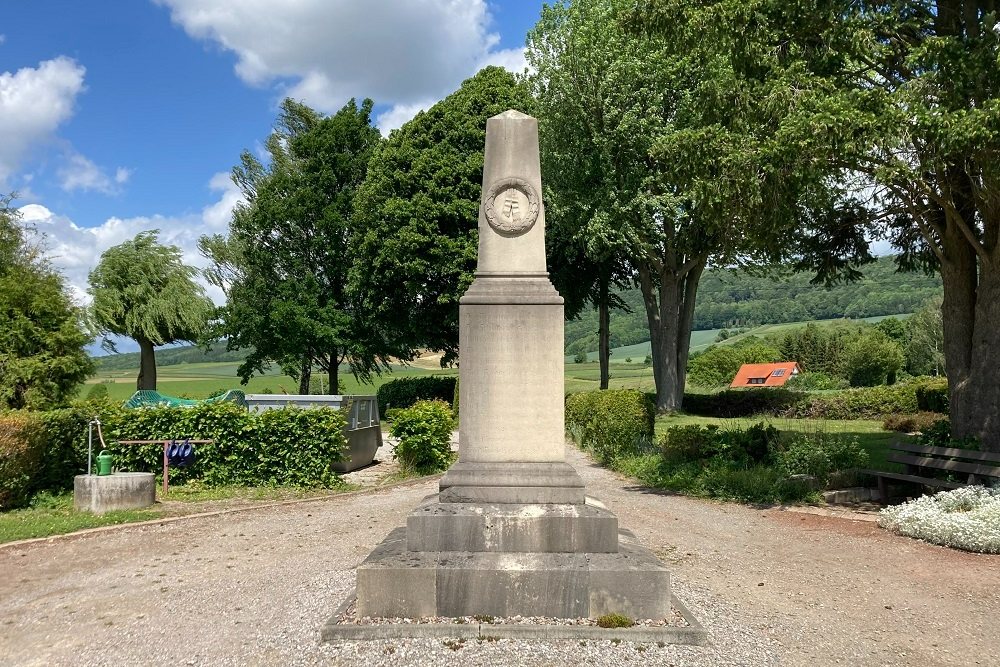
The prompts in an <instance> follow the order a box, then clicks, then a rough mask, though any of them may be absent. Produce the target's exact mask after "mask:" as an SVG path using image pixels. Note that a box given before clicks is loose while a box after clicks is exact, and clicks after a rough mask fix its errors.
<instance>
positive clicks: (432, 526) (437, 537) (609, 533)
mask: <svg viewBox="0 0 1000 667" xmlns="http://www.w3.org/2000/svg"><path fill="white" fill-rule="evenodd" d="M588 500H590V502H588V503H587V504H582V505H579V504H568V503H567V504H523V505H514V504H498V503H497V504H484V503H442V502H438V501H437V497H436V496H431V497H430V499H429V500H428V501H427V502H425V503H424V504H423V505H421V506H420V507H418V508H417V509H416V510H415V511H414V512H413V513H412V514H410V516H409V517H408V518H407V520H406V546H407V549H409V550H410V551H489V552H534V553H558V552H568V553H580V552H583V553H588V552H589V553H614V552H616V551H618V517H616V516H615V515H614V514H612V513H611V512H609V511H608V510H607V509H605V508H604V507H603V506H602V505H599V504H597V503H596V502H594V501H592V499H588Z"/></svg>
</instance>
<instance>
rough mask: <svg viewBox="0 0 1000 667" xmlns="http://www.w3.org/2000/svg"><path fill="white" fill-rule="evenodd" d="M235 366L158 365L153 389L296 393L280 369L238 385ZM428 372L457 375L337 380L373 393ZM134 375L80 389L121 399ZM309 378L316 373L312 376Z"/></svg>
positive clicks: (412, 371)
mask: <svg viewBox="0 0 1000 667" xmlns="http://www.w3.org/2000/svg"><path fill="white" fill-rule="evenodd" d="M238 366H239V364H238V363H235V362H215V363H198V364H175V365H172V366H162V367H160V368H157V370H156V377H157V390H158V391H159V392H160V393H162V394H166V395H168V396H179V397H182V398H205V397H207V396H209V395H211V394H213V393H215V392H217V391H218V390H220V389H239V390H241V391H244V392H246V393H248V394H263V393H274V394H286V393H287V394H295V393H298V390H299V383H298V382H297V381H296V380H293V379H292V378H291V377H289V376H287V375H282V374H280V372H272V373H269V374H267V375H261V376H257V377H253V378H251V379H250V382H248V383H247V384H246V385H241V384H240V379H239V377H237V376H236V369H237V367H238ZM432 373H434V374H437V375H457V374H458V370H457V369H448V368H443V369H439V370H436V371H429V370H425V369H422V368H417V367H413V366H410V367H407V366H396V367H394V368H393V370H392V372H391V373H387V374H385V375H383V376H382V377H380V378H375V380H374V382H373V383H371V384H361V383H359V382H358V381H357V380H355V379H354V376H353V375H351V374H350V372H349V371H348V370H347V369H345V368H342V369H341V374H340V379H341V382H343V384H344V390H345V392H346V393H348V394H373V393H375V390H376V389H377V388H378V387H379V386H381V385H383V384H385V383H386V382H388V381H389V380H393V379H395V378H399V377H413V376H418V375H430V374H432ZM138 374H139V369H138V368H131V369H127V370H114V371H105V372H103V373H98V374H97V375H95V376H94V377H92V378H90V379H89V380H88V381H87V384H86V385H84V388H83V390H82V391H83V394H84V395H86V393H87V392H88V391H90V389H91V386H92V385H95V384H100V383H104V384H106V386H107V388H108V396H109V397H110V398H111V399H112V400H115V401H119V400H121V401H124V400H126V399H127V398H128V397H129V396H131V395H132V394H134V393H135V379H136V376H137V375H138ZM313 377H317V376H316V375H314V376H313ZM323 377H324V379H325V377H326V376H325V375H323ZM330 393H336V392H330Z"/></svg>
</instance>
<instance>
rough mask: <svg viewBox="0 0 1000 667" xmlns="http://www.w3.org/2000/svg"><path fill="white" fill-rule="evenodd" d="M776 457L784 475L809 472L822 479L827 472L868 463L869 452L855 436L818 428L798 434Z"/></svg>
mask: <svg viewBox="0 0 1000 667" xmlns="http://www.w3.org/2000/svg"><path fill="white" fill-rule="evenodd" d="M776 459H777V464H778V468H780V469H781V470H782V471H783V472H784V473H785V474H786V475H812V476H813V477H816V478H817V479H818V480H819V481H820V482H821V483H825V482H826V480H827V479H829V477H830V473H833V472H839V471H842V470H849V469H851V468H861V467H864V466H865V465H867V464H868V452H866V451H865V450H864V449H862V447H861V444H860V443H859V442H858V439H857V438H854V437H845V436H842V435H838V434H834V433H822V432H817V433H811V434H801V435H799V436H797V437H796V438H794V439H793V440H792V441H791V442H789V443H788V444H787V445H785V447H784V448H783V449H782V450H781V451H780V452H778V454H777V456H776Z"/></svg>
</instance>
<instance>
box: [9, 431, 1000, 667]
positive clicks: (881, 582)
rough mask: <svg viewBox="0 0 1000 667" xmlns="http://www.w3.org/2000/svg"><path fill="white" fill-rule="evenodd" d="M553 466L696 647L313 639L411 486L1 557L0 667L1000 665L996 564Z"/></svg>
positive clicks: (865, 527) (582, 461)
mask: <svg viewBox="0 0 1000 667" xmlns="http://www.w3.org/2000/svg"><path fill="white" fill-rule="evenodd" d="M567 457H568V459H569V460H570V462H572V463H573V464H575V465H576V466H577V467H578V469H579V470H580V473H581V474H582V475H583V476H584V479H585V480H586V481H587V484H588V490H589V493H590V494H591V495H593V496H596V497H598V498H600V499H601V500H603V501H604V502H605V503H606V504H607V505H608V506H609V507H610V508H611V509H612V510H613V511H615V512H616V513H617V514H618V516H619V519H620V520H621V523H622V525H623V526H624V527H627V528H629V529H631V530H632V531H634V532H635V533H636V535H637V536H638V538H639V539H640V540H641V541H642V542H643V543H644V544H646V545H647V546H649V547H651V548H652V549H653V550H654V551H656V552H657V553H658V554H659V555H660V556H661V557H662V558H663V559H664V560H666V561H667V562H669V563H671V564H672V566H673V572H674V590H675V592H676V593H677V594H678V596H679V597H680V598H681V599H682V600H684V601H685V602H686V603H687V604H688V606H689V607H690V608H691V610H692V611H693V612H694V613H695V615H696V616H697V617H698V618H699V619H700V620H701V621H702V622H703V623H704V624H705V625H706V627H707V629H708V631H709V640H710V642H711V644H710V645H709V646H706V647H680V646H665V647H657V646H655V645H650V646H644V645H630V644H625V643H622V644H619V645H613V644H612V643H611V642H586V643H585V644H582V645H581V643H580V642H576V641H562V642H548V643H542V642H523V641H514V640H501V641H498V642H482V643H480V642H475V641H469V642H466V643H464V644H461V645H459V644H455V643H451V645H450V646H449V645H446V644H445V643H444V642H443V641H442V640H394V641H384V642H341V643H337V644H323V645H321V644H319V642H318V636H319V629H320V627H321V625H322V624H323V622H324V621H325V620H326V619H327V617H329V616H330V614H331V613H332V612H333V611H334V609H335V608H336V607H337V606H338V605H339V604H340V602H341V601H342V600H343V599H344V598H345V596H346V595H347V593H348V591H349V590H350V588H351V587H352V586H353V582H354V572H353V569H354V567H355V566H356V565H357V564H358V563H359V562H360V561H361V560H362V559H363V558H364V557H365V556H366V555H367V554H368V552H369V551H370V550H371V549H372V548H373V547H374V546H375V545H376V544H377V543H378V542H379V541H380V540H381V539H382V538H383V537H384V536H385V535H386V534H387V533H388V532H389V531H390V530H391V529H392V528H394V527H396V526H399V525H402V524H403V523H404V522H405V518H406V515H407V514H408V513H409V512H410V510H411V509H412V508H413V507H415V506H416V505H417V503H418V502H419V501H420V500H421V499H422V498H423V497H424V496H426V495H427V494H429V493H433V492H434V491H435V490H436V488H435V487H436V481H429V482H427V481H425V482H420V483H418V484H414V485H410V486H404V487H397V488H394V489H381V490H375V491H372V492H370V493H366V494H362V495H355V496H349V497H341V498H333V499H327V500H317V501H310V502H305V503H301V504H297V505H291V506H286V507H278V508H270V509H262V510H255V511H248V512H243V513H239V514H231V515H225V516H216V517H208V518H201V519H191V520H185V521H180V522H176V523H171V524H165V525H160V526H146V527H132V528H124V529H122V530H120V531H116V532H112V533H104V534H100V535H92V536H86V537H79V538H71V539H64V540H57V541H53V542H51V543H42V544H35V545H30V546H27V547H15V548H6V549H0V572H2V573H3V576H2V577H0V664H2V665H98V664H100V665H143V664H150V665H151V664H180V665H203V664H204V665H312V664H330V665H340V664H342V665H352V666H356V665H358V664H364V665H365V667H369V666H374V665H423V664H434V665H461V666H462V667H474V666H477V665H484V666H485V665H507V664H510V665H563V664H588V665H676V666H678V667H679V666H681V665H706V666H707V665H755V666H756V665H776V664H786V665H827V664H830V665H833V664H842V665H865V666H866V667H869V666H877V665H921V666H924V665H997V664H1000V639H998V637H997V636H996V634H995V633H994V632H993V628H992V625H993V623H994V622H995V619H996V618H997V617H998V615H1000V597H998V592H997V591H1000V557H996V556H977V555H973V554H965V553H961V552H955V551H951V550H947V549H944V548H940V547H934V546H930V545H926V544H922V543H920V542H916V541H913V540H909V539H906V538H900V537H895V536H892V535H888V534H886V533H884V532H882V531H880V530H879V529H878V528H876V527H875V526H874V525H873V524H872V523H871V522H870V521H852V520H848V519H844V518H839V517H828V516H817V515H814V514H805V513H800V512H791V511H781V510H779V509H754V508H748V507H743V506H738V505H729V504H717V503H711V502H704V501H698V500H692V499H687V498H682V497H675V496H668V495H658V494H653V493H649V492H646V491H645V490H643V489H639V488H634V487H632V485H631V482H630V481H629V480H625V479H622V478H619V477H617V476H615V475H613V474H612V473H609V472H608V471H606V470H604V469H601V468H599V467H597V466H595V465H593V464H592V463H591V462H590V461H589V460H587V459H586V458H585V457H583V455H581V454H580V453H579V452H578V451H577V450H576V449H574V448H572V447H568V448H567Z"/></svg>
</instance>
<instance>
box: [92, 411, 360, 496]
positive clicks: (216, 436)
mask: <svg viewBox="0 0 1000 667" xmlns="http://www.w3.org/2000/svg"><path fill="white" fill-rule="evenodd" d="M105 423H106V426H105V431H104V436H105V440H107V441H109V442H108V444H109V445H110V444H111V443H110V440H111V439H115V440H125V439H129V440H154V439H177V440H183V439H185V438H191V439H192V440H212V441H213V442H212V443H211V444H206V445H203V446H199V445H196V446H195V451H196V456H195V463H194V465H192V466H191V467H189V468H179V469H177V470H171V473H170V475H171V478H172V479H176V480H177V481H178V482H183V481H185V480H188V479H193V478H201V479H202V480H203V481H204V483H205V484H206V485H208V486H227V485H232V486H299V487H327V488H329V487H332V486H336V485H337V484H338V483H339V478H338V477H337V474H336V473H335V472H334V471H333V470H332V468H331V464H333V463H334V462H336V461H339V460H341V458H342V456H343V453H344V451H345V449H346V438H345V435H344V428H345V426H346V423H347V422H346V419H345V417H344V414H343V413H342V412H341V411H340V410H332V409H329V408H313V409H310V410H300V409H297V408H283V409H281V410H264V411H262V412H248V411H247V410H246V409H245V408H241V407H240V406H238V405H236V404H234V403H202V404H198V405H195V406H192V407H152V408H139V409H133V410H128V409H124V408H121V409H117V410H114V411H111V412H110V413H108V414H106V415H105ZM109 449H110V450H111V451H112V453H114V454H115V462H116V465H117V466H118V467H119V468H124V469H127V470H149V471H153V472H157V471H159V470H160V467H161V465H162V461H163V446H162V445H120V444H118V445H111V446H110V447H109Z"/></svg>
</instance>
